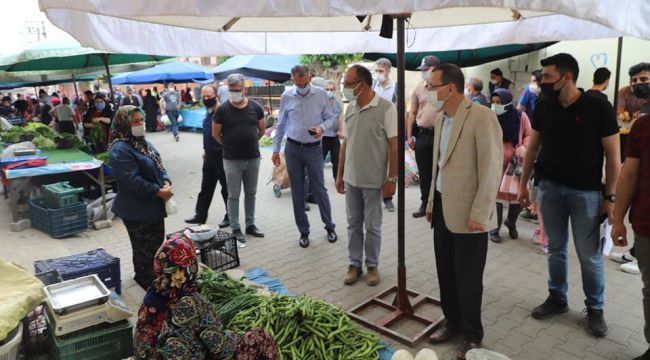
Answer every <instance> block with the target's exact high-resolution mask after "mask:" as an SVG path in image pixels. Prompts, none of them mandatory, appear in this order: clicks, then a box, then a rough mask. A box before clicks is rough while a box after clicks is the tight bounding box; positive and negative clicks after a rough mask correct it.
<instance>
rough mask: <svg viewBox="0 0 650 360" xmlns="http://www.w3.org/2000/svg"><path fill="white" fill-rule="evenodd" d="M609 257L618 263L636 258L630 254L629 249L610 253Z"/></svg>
mask: <svg viewBox="0 0 650 360" xmlns="http://www.w3.org/2000/svg"><path fill="white" fill-rule="evenodd" d="M609 258H610V259H611V260H612V261H615V262H617V263H619V264H625V263H629V262H632V261H635V260H636V258H635V257H634V256H632V254H630V252H629V251H626V252H613V253H610V254H609Z"/></svg>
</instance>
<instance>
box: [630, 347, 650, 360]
mask: <svg viewBox="0 0 650 360" xmlns="http://www.w3.org/2000/svg"><path fill="white" fill-rule="evenodd" d="M632 360H650V349H648V350H646V352H644V353H643V354H642V355H639V356H637V357H635V358H634V359H632Z"/></svg>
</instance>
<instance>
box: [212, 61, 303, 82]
mask: <svg viewBox="0 0 650 360" xmlns="http://www.w3.org/2000/svg"><path fill="white" fill-rule="evenodd" d="M298 64H300V57H299V56H298V55H237V56H233V57H231V58H230V59H228V60H226V61H224V62H223V63H222V64H220V65H219V66H217V67H216V68H214V69H212V70H210V72H212V73H213V74H214V78H215V79H218V80H221V79H225V78H226V77H228V75H230V74H234V73H240V74H242V75H244V76H247V77H253V78H260V79H265V80H271V81H275V82H285V81H287V80H289V79H290V78H291V68H292V67H293V66H295V65H298Z"/></svg>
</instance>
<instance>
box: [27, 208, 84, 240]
mask: <svg viewBox="0 0 650 360" xmlns="http://www.w3.org/2000/svg"><path fill="white" fill-rule="evenodd" d="M29 208H30V211H31V218H32V227H33V228H35V229H38V230H41V231H43V232H45V233H47V234H49V235H50V236H51V237H53V238H55V239H58V238H62V237H66V236H70V235H74V234H77V233H80V232H83V231H86V230H87V229H88V212H87V211H86V204H85V203H83V202H80V203H77V204H74V205H70V206H67V207H64V208H61V209H48V208H46V207H45V204H44V203H43V199H32V200H29Z"/></svg>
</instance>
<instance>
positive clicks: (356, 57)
mask: <svg viewBox="0 0 650 360" xmlns="http://www.w3.org/2000/svg"><path fill="white" fill-rule="evenodd" d="M362 59H363V55H362V54H360V53H357V54H331V55H328V54H326V55H319V54H315V55H301V56H300V63H301V64H303V65H306V66H311V65H312V64H320V66H321V67H323V68H324V69H332V68H336V67H339V66H345V65H347V64H349V63H351V62H356V61H361V60H362Z"/></svg>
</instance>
